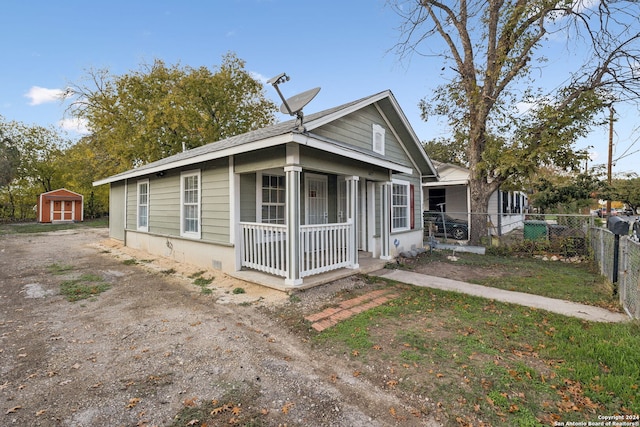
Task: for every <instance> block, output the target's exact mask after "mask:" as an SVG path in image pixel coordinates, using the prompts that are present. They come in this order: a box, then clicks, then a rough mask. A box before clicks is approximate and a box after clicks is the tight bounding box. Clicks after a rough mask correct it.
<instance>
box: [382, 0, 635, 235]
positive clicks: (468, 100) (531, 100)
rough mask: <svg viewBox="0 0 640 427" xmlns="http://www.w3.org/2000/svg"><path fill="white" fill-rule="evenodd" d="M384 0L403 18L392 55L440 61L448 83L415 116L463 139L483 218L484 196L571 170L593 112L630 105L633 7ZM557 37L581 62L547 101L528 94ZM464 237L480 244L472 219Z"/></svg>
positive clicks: (476, 207)
mask: <svg viewBox="0 0 640 427" xmlns="http://www.w3.org/2000/svg"><path fill="white" fill-rule="evenodd" d="M389 1H390V2H391V3H392V5H393V6H394V8H395V10H396V11H397V13H398V14H399V15H400V16H401V17H402V18H403V26H402V28H401V31H402V39H401V40H400V42H399V43H398V45H397V50H398V53H399V54H400V55H401V56H408V55H410V54H412V53H414V52H417V53H419V54H426V55H431V56H438V57H440V58H442V59H443V61H444V65H445V66H444V67H443V69H442V71H443V73H444V74H446V75H443V77H445V78H447V79H448V81H447V82H446V83H444V84H443V85H442V86H440V87H439V88H438V89H437V90H436V92H435V94H434V96H433V97H430V98H429V99H425V100H423V101H422V102H421V103H420V107H421V109H422V116H423V118H425V119H426V118H428V117H429V116H431V115H434V114H438V115H445V116H446V117H447V118H448V120H449V122H450V124H451V126H452V128H453V129H454V130H455V132H456V133H459V134H463V135H466V154H467V161H468V162H469V169H470V171H471V174H470V181H469V186H470V199H471V206H470V208H471V210H472V211H473V212H477V213H480V212H487V210H488V203H489V198H490V196H491V194H492V193H493V192H494V191H495V190H496V189H497V188H499V187H500V186H501V185H502V184H503V183H505V182H507V181H508V180H512V181H517V180H518V179H519V180H526V179H528V178H529V177H531V176H532V175H533V174H534V173H535V172H537V171H538V170H539V168H541V167H548V166H552V165H553V166H555V167H559V168H562V169H571V168H575V167H576V166H577V165H579V164H580V163H581V161H582V159H583V157H584V153H576V152H575V151H574V150H573V149H572V146H573V143H574V142H575V141H576V140H577V139H578V138H579V137H581V136H584V135H585V134H586V133H587V132H588V131H589V129H590V126H592V125H593V124H595V123H596V117H597V113H598V112H599V111H601V110H602V109H603V108H605V107H606V106H607V105H608V104H610V103H611V102H612V100H624V101H629V100H637V99H638V96H640V79H638V78H637V63H638V60H639V59H640V47H639V42H640V32H639V29H640V23H639V21H638V19H637V16H638V15H640V3H638V2H634V1H617V0H616V1H614V0H600V1H599V2H597V3H593V2H582V1H575V0H513V1H503V0H488V1H485V2H469V1H466V0H456V1H450V2H443V1H440V0H419V1H417V0H411V1H407V0H389ZM560 38H562V39H566V40H567V41H571V43H572V49H575V50H577V51H579V52H581V53H584V55H581V58H580V59H581V60H580V61H573V62H569V63H567V66H568V67H573V68H572V70H571V71H569V72H567V75H566V79H565V83H564V84H561V85H560V86H558V87H557V88H555V89H553V90H551V91H550V92H549V91H548V89H547V90H543V88H539V87H536V86H535V84H536V83H535V76H536V74H541V72H543V71H544V62H545V61H546V58H545V56H544V52H545V50H544V47H546V46H548V45H550V44H551V43H553V44H557V43H558V40H560ZM547 52H548V51H547ZM582 59H583V60H584V62H582ZM534 70H535V71H536V74H534V73H533V71H534ZM429 75H430V76H431V75H432V73H431V72H429ZM522 105H530V106H531V107H530V108H528V109H522V108H519V107H521V106H522ZM492 135H493V136H492ZM514 177H516V178H515V179H514ZM470 234H471V241H472V242H474V243H479V242H480V240H481V238H482V237H484V236H486V235H487V224H486V221H485V220H484V219H483V217H482V216H481V215H474V216H473V219H472V224H471V233H470Z"/></svg>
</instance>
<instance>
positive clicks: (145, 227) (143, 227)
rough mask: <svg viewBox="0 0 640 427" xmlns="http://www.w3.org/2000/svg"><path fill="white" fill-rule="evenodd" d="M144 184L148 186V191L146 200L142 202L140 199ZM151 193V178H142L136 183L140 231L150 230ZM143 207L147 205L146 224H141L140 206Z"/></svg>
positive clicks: (138, 226)
mask: <svg viewBox="0 0 640 427" xmlns="http://www.w3.org/2000/svg"><path fill="white" fill-rule="evenodd" d="M142 186H146V188H147V191H146V201H145V203H141V200H140V194H141V193H140V187H142ZM150 195H151V191H150V186H149V180H148V179H141V180H139V181H138V182H137V185H136V228H137V230H138V231H144V232H148V231H149V210H150V203H149V197H150ZM141 207H145V208H146V212H145V224H142V225H141V221H140V220H141V215H140V208H141Z"/></svg>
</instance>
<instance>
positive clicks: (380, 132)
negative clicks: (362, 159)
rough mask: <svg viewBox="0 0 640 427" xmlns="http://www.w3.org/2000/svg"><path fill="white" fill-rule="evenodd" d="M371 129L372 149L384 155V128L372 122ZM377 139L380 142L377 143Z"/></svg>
mask: <svg viewBox="0 0 640 427" xmlns="http://www.w3.org/2000/svg"><path fill="white" fill-rule="evenodd" d="M371 130H372V133H373V138H372V141H371V144H372V149H373V151H374V152H376V153H378V154H382V155H383V156H384V146H385V139H384V138H385V129H384V128H383V127H382V126H380V125H378V124H375V123H373V124H372V125H371ZM378 141H379V142H380V144H378Z"/></svg>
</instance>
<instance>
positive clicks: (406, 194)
mask: <svg viewBox="0 0 640 427" xmlns="http://www.w3.org/2000/svg"><path fill="white" fill-rule="evenodd" d="M410 208H411V201H410V191H409V183H408V182H407V181H399V180H393V183H392V190H391V231H402V230H408V229H409V228H410V225H411V224H410V214H411V212H410Z"/></svg>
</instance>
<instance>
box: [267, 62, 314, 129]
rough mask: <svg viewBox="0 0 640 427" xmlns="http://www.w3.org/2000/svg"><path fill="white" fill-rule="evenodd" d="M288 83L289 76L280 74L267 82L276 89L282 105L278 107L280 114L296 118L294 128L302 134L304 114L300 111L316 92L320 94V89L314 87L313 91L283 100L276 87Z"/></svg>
mask: <svg viewBox="0 0 640 427" xmlns="http://www.w3.org/2000/svg"><path fill="white" fill-rule="evenodd" d="M288 81H289V76H287V74H286V73H281V74H278V75H277V76H275V77H273V78H270V79H269V80H267V83H269V84H270V85H273V87H275V88H276V91H277V92H278V95H279V96H280V99H282V105H281V106H280V111H281V112H282V114H289V115H290V116H296V117H297V120H296V127H297V128H298V129H299V130H300V131H301V132H304V130H305V128H304V126H303V125H302V123H303V120H304V114H303V113H302V109H303V108H304V106H305V105H307V104H308V103H309V102H311V100H312V99H313V98H315V96H316V95H317V94H318V92H320V88H319V87H316V88H313V89H309V90H307V91H304V92H302V93H299V94H297V95H294V96H292V97H290V98H288V99H285V98H284V96H283V95H282V92H280V88H278V85H279V84H282V83H286V82H288Z"/></svg>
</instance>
